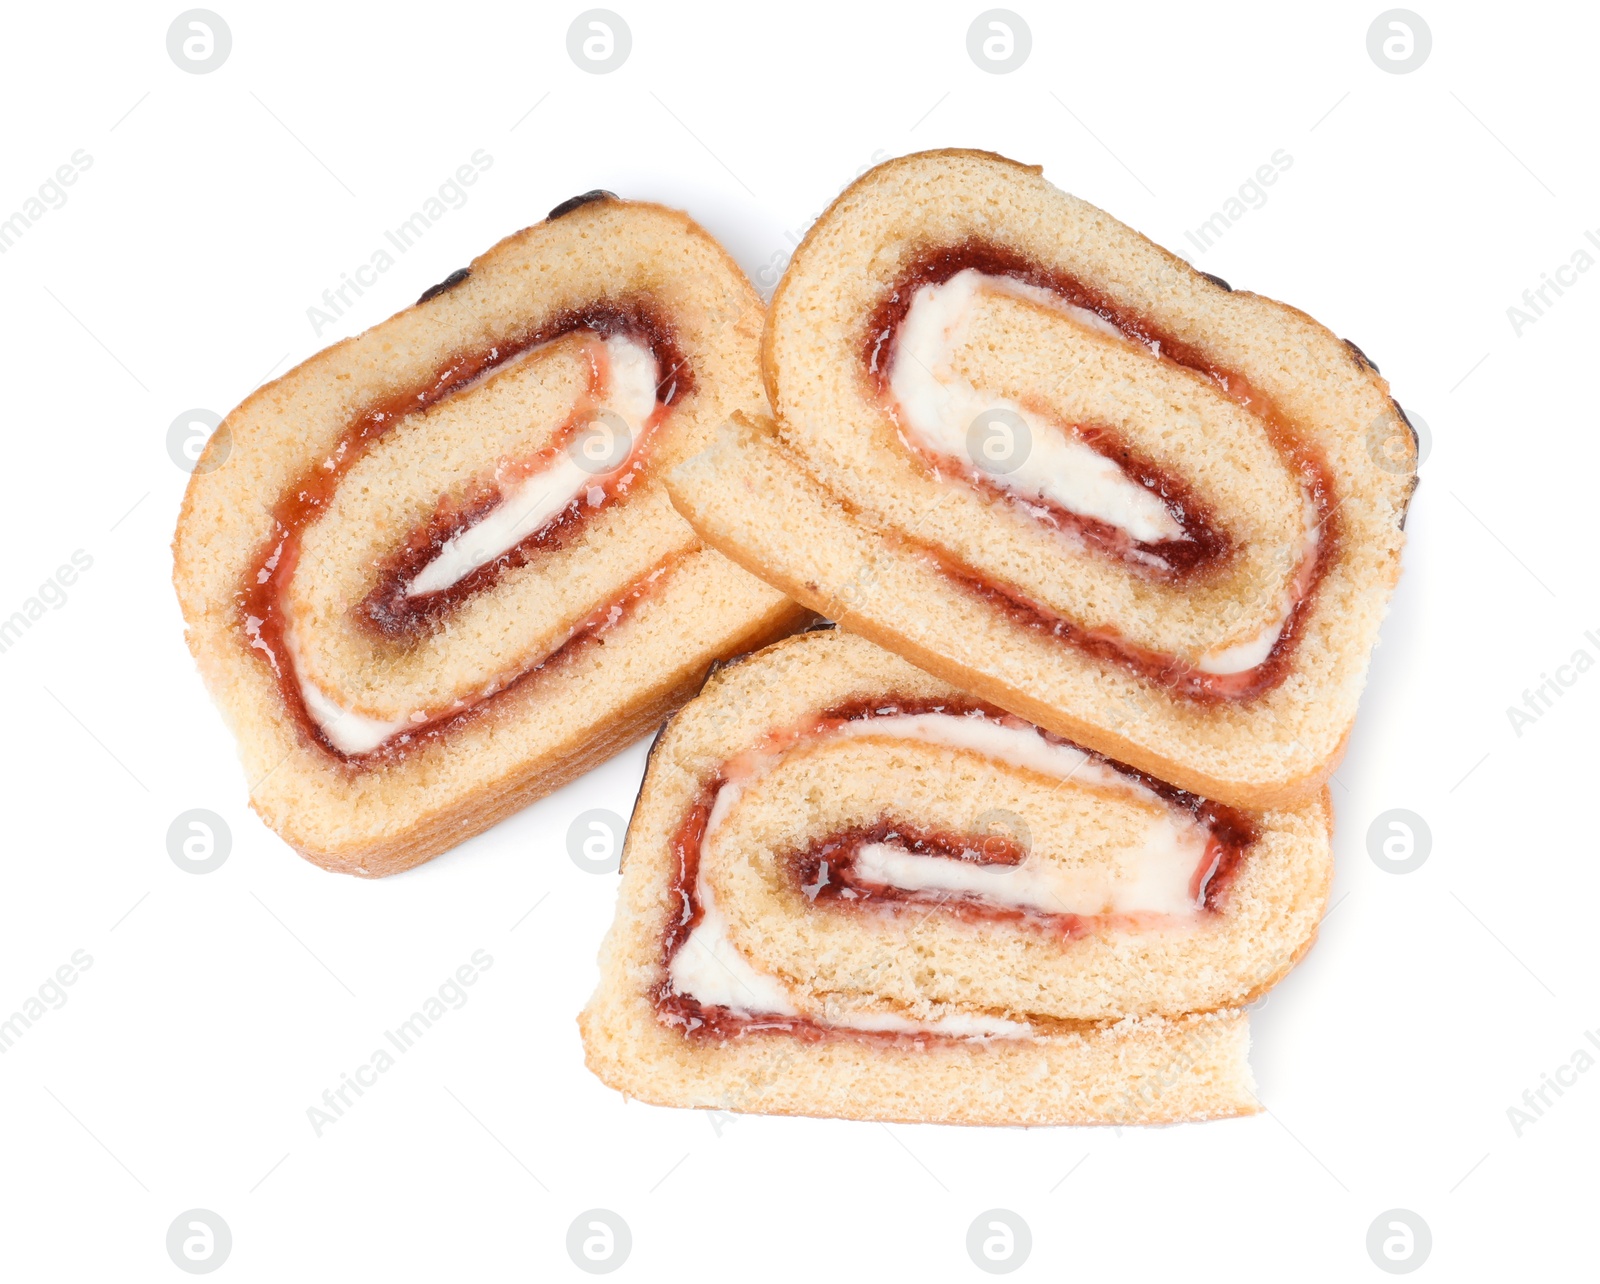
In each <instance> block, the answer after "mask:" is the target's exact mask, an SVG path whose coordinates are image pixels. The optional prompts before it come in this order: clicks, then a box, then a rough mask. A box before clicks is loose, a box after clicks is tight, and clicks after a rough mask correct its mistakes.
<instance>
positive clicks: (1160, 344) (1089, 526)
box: [861, 239, 1339, 703]
mask: <svg viewBox="0 0 1600 1284" xmlns="http://www.w3.org/2000/svg"><path fill="white" fill-rule="evenodd" d="M969 268H971V269H974V270H976V271H978V272H981V273H984V274H985V275H988V276H1003V277H1009V278H1011V279H1013V280H1016V281H1019V282H1021V283H1023V284H1025V285H1030V286H1034V287H1037V288H1040V289H1045V290H1049V291H1050V292H1051V293H1052V294H1054V295H1056V296H1057V297H1058V298H1060V299H1062V300H1063V301H1064V302H1066V303H1068V304H1071V305H1072V306H1074V307H1079V308H1084V309H1086V310H1088V311H1090V312H1093V313H1094V314H1095V315H1097V316H1099V317H1101V318H1102V319H1103V320H1105V321H1107V322H1109V323H1110V324H1111V325H1113V326H1115V327H1116V329H1117V330H1118V331H1120V332H1121V333H1122V334H1123V335H1125V336H1126V337H1127V338H1128V339H1130V340H1132V341H1134V342H1136V343H1139V344H1142V345H1144V346H1145V347H1147V348H1149V349H1150V350H1151V352H1152V355H1153V359H1156V360H1162V361H1171V362H1174V363H1175V364H1177V365H1181V366H1183V367H1185V368H1186V369H1189V370H1193V371H1195V372H1197V373H1199V374H1201V375H1204V376H1205V377H1206V378H1207V379H1209V380H1211V381H1212V382H1213V383H1215V384H1216V385H1217V386H1218V387H1219V388H1221V389H1222V391H1223V392H1224V393H1225V394H1226V395H1227V396H1228V397H1230V398H1231V399H1232V400H1233V401H1235V402H1237V403H1238V404H1239V405H1240V406H1243V407H1244V408H1245V409H1246V410H1248V411H1249V412H1250V413H1251V414H1253V415H1254V416H1255V417H1256V418H1257V419H1259V420H1260V421H1261V422H1262V424H1263V425H1264V427H1265V428H1266V431H1267V436H1268V439H1269V440H1270V441H1271V442H1272V444H1273V447H1274V448H1275V449H1276V450H1277V451H1278V453H1279V454H1280V455H1281V456H1282V457H1283V458H1284V459H1285V461H1286V462H1287V463H1288V465H1289V466H1290V468H1291V470H1292V471H1294V472H1295V473H1296V474H1298V476H1299V477H1300V479H1301V483H1302V485H1303V486H1304V487H1305V489H1306V492H1307V494H1308V495H1309V496H1310V498H1311V501H1312V503H1313V505H1314V506H1315V508H1316V511H1317V517H1318V530H1319V538H1318V542H1317V550H1316V553H1315V555H1314V557H1313V558H1312V559H1311V562H1310V565H1309V566H1308V567H1305V568H1303V571H1302V573H1301V574H1300V575H1298V576H1297V577H1296V581H1295V586H1294V587H1295V589H1296V593H1295V598H1294V605H1293V607H1292V608H1291V611H1290V614H1289V616H1288V618H1287V619H1286V621H1285V622H1284V626H1283V628H1282V630H1281V631H1280V632H1279V635H1278V638H1277V640H1276V642H1275V643H1274V644H1273V647H1272V649H1271V651H1270V652H1269V653H1268V656H1267V658H1266V659H1265V660H1264V661H1263V662H1262V663H1261V664H1259V665H1257V666H1256V667H1255V668H1253V669H1249V670H1245V671H1242V672H1239V673H1229V674H1211V673H1205V672H1203V671H1201V670H1199V669H1198V668H1196V667H1194V666H1193V665H1190V664H1188V663H1187V662H1185V661H1183V660H1180V659H1179V658H1178V657H1176V656H1170V655H1163V654H1160V653H1158V652H1155V651H1151V650H1149V649H1147V648H1143V647H1139V646H1137V645H1135V644H1133V643H1131V642H1129V641H1128V640H1127V639H1125V638H1124V637H1122V635H1121V634H1120V633H1118V632H1117V631H1115V630H1112V629H1106V628H1102V629H1086V628H1083V627H1082V626H1080V625H1077V624H1074V623H1072V622H1070V621H1068V620H1065V619H1063V618H1062V617H1061V616H1059V615H1057V614H1055V613H1054V612H1052V611H1050V610H1049V609H1048V608H1045V607H1043V606H1042V605H1040V604H1039V603H1037V602H1034V601H1032V600H1031V599H1030V598H1029V597H1028V596H1027V595H1025V594H1023V593H1022V592H1020V591H1019V590H1018V589H1016V588H1015V586H1012V585H1008V584H1003V583H1000V582H999V581H996V580H994V579H992V578H990V577H986V576H984V575H983V574H981V573H980V572H978V571H976V570H975V569H973V568H971V567H964V566H961V565H959V564H956V563H954V562H953V561H952V560H951V559H950V558H949V557H948V556H947V555H944V554H942V553H939V552H937V551H936V550H933V549H932V548H928V549H926V551H928V552H929V553H931V554H932V555H933V556H935V558H936V559H937V560H938V561H939V562H940V565H941V569H942V570H943V571H944V572H945V574H946V575H947V576H949V578H950V579H951V580H952V582H954V583H956V584H957V585H959V586H960V587H962V588H964V589H966V590H968V591H970V592H972V593H974V594H975V595H976V596H979V597H981V598H983V599H984V600H986V601H989V602H990V603H992V604H996V605H999V606H1001V608H1002V609H1003V610H1004V611H1005V612H1006V614H1007V615H1008V616H1010V617H1011V618H1013V619H1015V620H1017V621H1018V622H1020V623H1023V624H1025V625H1026V626H1028V627H1030V628H1034V629H1037V630H1039V631H1041V632H1045V633H1049V634H1050V635H1052V636H1054V637H1059V638H1061V639H1062V640H1063V641H1065V642H1067V643H1069V644H1070V645H1073V646H1075V647H1077V648H1079V649H1080V650H1083V651H1085V652H1087V653H1088V654H1090V655H1092V656H1094V657H1095V658H1096V659H1099V660H1102V661H1105V662H1109V663H1112V664H1117V665H1120V666H1121V667H1123V668H1125V669H1129V670H1132V671H1133V672H1134V673H1137V674H1138V675H1139V676H1141V677H1143V678H1145V679H1147V680H1148V681H1150V682H1152V683H1154V684H1155V685H1157V686H1159V687H1162V688H1163V689H1165V690H1167V691H1170V692H1171V693H1173V694H1174V695H1178V696H1182V697H1185V698H1187V699H1191V700H1194V701H1197V702H1202V703H1204V702H1220V701H1246V700H1251V699H1254V698H1256V697H1258V696H1261V695H1264V694H1266V693H1267V692H1268V691H1270V690H1272V689H1273V688H1275V687H1277V686H1278V685H1279V684H1281V683H1282V682H1283V680H1284V678H1285V677H1287V676H1288V673H1289V671H1290V669H1291V668H1292V667H1293V654H1294V649H1295V647H1296V645H1297V644H1298V641H1299V638H1300V636H1301V634H1302V633H1303V631H1304V623H1305V619H1306V617H1307V615H1308V614H1309V612H1310V608H1311V605H1312V602H1313V599H1314V597H1315V595H1316V591H1317V588H1318V586H1319V585H1320V584H1321V582H1322V579H1323V578H1324V576H1325V575H1326V574H1327V571H1328V569H1329V568H1330V567H1331V566H1332V565H1333V563H1334V561H1335V559H1336V557H1337V552H1338V543H1339V530H1338V525H1337V517H1338V514H1337V511H1336V509H1337V504H1336V502H1335V501H1334V499H1333V483H1332V478H1331V476H1330V474H1329V472H1328V469H1327V467H1326V465H1325V464H1324V463H1323V461H1322V460H1321V458H1320V457H1319V456H1318V455H1317V454H1316V452H1315V451H1313V450H1312V449H1311V448H1310V447H1309V446H1308V445H1307V444H1306V442H1305V440H1304V437H1303V435H1302V434H1300V433H1299V432H1297V431H1296V430H1295V429H1294V426H1293V424H1292V423H1291V421H1290V420H1289V419H1288V417H1287V416H1285V415H1284V414H1283V413H1282V412H1280V411H1279V410H1278V409H1277V408H1276V407H1275V406H1274V405H1273V403H1272V402H1271V401H1270V399H1268V398H1267V397H1266V396H1265V395H1264V394H1262V393H1260V392H1259V391H1258V390H1256V389H1254V388H1252V387H1251V386H1250V384H1249V383H1248V381H1246V380H1245V379H1244V378H1243V377H1242V376H1240V375H1238V374H1237V373H1235V372H1233V371H1231V370H1228V369H1226V368H1224V367H1222V366H1219V365H1217V364H1216V363H1215V362H1213V361H1212V360H1211V359H1210V358H1209V357H1207V356H1206V354H1205V353H1204V352H1203V351H1202V350H1201V349H1200V348H1198V347H1196V346H1194V345H1193V344H1190V343H1186V342H1184V341H1183V340H1180V339H1176V338H1174V337H1173V336H1172V335H1171V334H1169V333H1167V332H1166V331H1165V330H1163V329H1162V328H1160V327H1159V326H1157V325H1156V324H1155V323H1153V322H1152V321H1151V320H1150V319H1149V318H1148V317H1145V316H1143V315H1141V314H1139V313H1135V312H1132V311H1130V310H1127V309H1125V308H1121V307H1118V306H1117V305H1115V304H1114V303H1113V302H1112V301H1111V299H1110V298H1109V297H1108V296H1106V295H1105V294H1102V293H1101V292H1099V291H1098V290H1095V289H1093V288H1092V287H1090V286H1088V285H1086V284H1085V283H1084V282H1082V281H1080V280H1079V279H1078V278H1077V277H1075V276H1072V275H1070V274H1069V273H1065V272H1059V271H1055V270H1052V269H1049V268H1046V267H1044V266H1043V265H1042V264H1040V263H1038V262H1037V261H1035V260H1033V259H1031V258H1029V257H1027V256H1026V255H1024V254H1021V253H1019V252H1018V251H1016V250H1013V249H1010V248H1008V247H1006V246H1002V245H998V244H995V243H994V242H990V241H982V240H976V239H974V240H968V241H964V242H962V243H961V244H959V245H955V246H944V247H937V248H931V249H927V250H924V251H923V252H921V253H919V254H916V255H914V256H913V257H911V258H910V259H909V260H907V262H906V264H905V266H904V267H903V268H902V269H901V272H900V274H899V275H898V276H897V277H896V278H895V281H894V283H893V284H892V285H891V287H890V288H889V289H888V291H887V292H886V293H885V294H884V296H883V298H882V299H881V300H880V302H879V303H878V306H877V307H876V308H875V309H874V310H873V312H872V314H871V316H870V317H869V318H868V320H867V324H866V328H865V333H864V337H863V340H862V346H861V361H862V365H863V368H864V370H865V372H866V377H867V381H868V384H869V386H870V387H871V389H872V392H873V394H874V396H875V397H877V398H878V399H879V400H880V401H883V402H884V403H885V404H886V405H887V404H889V398H890V393H889V374H890V367H891V364H892V357H893V352H894V344H895V340H896V336H897V334H898V331H899V328H900V324H901V322H903V321H904V320H905V318H906V314H907V313H908V312H909V311H910V309H911V303H912V299H913V298H914V297H915V295H916V292H917V291H918V290H919V289H921V288H922V287H923V286H925V285H941V284H943V283H944V282H946V281H948V280H949V279H950V278H951V277H953V276H955V275H956V274H957V273H958V272H963V271H965V270H967V269H969ZM1063 427H1064V429H1065V430H1067V431H1069V432H1071V433H1072V434H1073V435H1075V436H1077V437H1078V438H1080V439H1081V440H1082V441H1084V442H1085V444H1087V445H1089V446H1090V447H1091V448H1093V449H1095V450H1096V451H1098V452H1099V453H1100V454H1102V455H1104V456H1105V457H1107V458H1109V459H1111V460H1113V461H1114V462H1116V463H1117V464H1118V465H1119V466H1120V467H1121V468H1122V469H1123V471H1124V473H1125V474H1126V475H1127V476H1128V477H1130V478H1131V479H1133V480H1134V481H1136V482H1137V483H1138V484H1139V485H1141V486H1143V487H1144V488H1145V489H1146V490H1148V491H1150V492H1151V493H1152V494H1155V495H1157V496H1158V497H1159V498H1160V499H1161V501H1162V503H1163V504H1164V505H1165V506H1166V508H1167V510H1168V512H1170V513H1171V514H1172V516H1173V518H1174V519H1175V520H1176V521H1177V523H1178V524H1179V526H1180V528H1181V529H1182V531H1183V537H1182V538H1181V539H1178V540H1164V541H1160V542H1158V543H1150V544H1144V543H1139V542H1136V541H1134V540H1133V539H1132V538H1131V537H1130V536H1129V535H1128V534H1127V533H1126V532H1124V531H1121V530H1118V529H1117V528H1115V527H1111V526H1109V525H1108V524H1106V523H1103V522H1099V521H1096V520H1095V519H1092V518H1085V517H1082V516H1081V515H1078V514H1074V513H1071V512H1068V511H1067V510H1065V509H1061V508H1059V507H1057V506H1055V505H1052V504H1049V503H1048V502H1045V501H1036V500H1032V499H1030V500H1028V501H1027V502H1026V504H1020V503H1019V504H1018V505H1017V506H1018V507H1019V508H1020V509H1021V511H1023V512H1026V513H1028V514H1029V515H1030V516H1032V517H1033V518H1034V519H1035V520H1038V521H1040V522H1041V523H1043V524H1045V525H1047V526H1051V527H1054V528H1056V529H1061V530H1065V531H1068V532H1070V533H1073V534H1075V535H1077V536H1078V537H1079V538H1080V539H1082V540H1083V541H1084V542H1085V543H1087V544H1089V545H1090V546H1092V547H1096V548H1099V549H1101V550H1103V551H1105V552H1106V553H1108V554H1110V555H1113V556H1117V557H1119V558H1121V559H1123V560H1124V561H1125V562H1126V563H1127V564H1128V565H1129V566H1130V568H1131V569H1133V570H1135V571H1136V572H1138V573H1141V574H1146V575H1149V574H1152V573H1153V572H1152V567H1151V564H1150V563H1151V559H1155V560H1156V561H1158V562H1160V563H1163V564H1164V565H1165V567H1166V570H1165V571H1164V572H1159V571H1158V572H1156V574H1157V575H1158V577H1159V578H1167V579H1172V580H1177V581H1183V580H1192V579H1195V578H1198V577H1200V576H1202V575H1204V574H1206V573H1208V572H1211V571H1214V570H1215V569H1216V568H1218V567H1219V566H1221V565H1222V564H1223V563H1224V562H1226V561H1227V559H1228V557H1229V555H1230V553H1231V552H1232V551H1233V549H1232V544H1231V541H1230V540H1229V537H1228V535H1227V533H1226V532H1225V531H1223V530H1221V529H1220V528H1219V527H1218V526H1217V525H1216V524H1215V521H1214V518H1213V516H1212V514H1211V513H1210V512H1209V511H1208V510H1207V509H1206V508H1205V506H1204V505H1203V504H1202V503H1201V502H1200V501H1199V500H1198V499H1197V497H1196V496H1195V495H1194V494H1193V493H1192V491H1191V490H1190V488H1189V487H1188V486H1187V484H1186V483H1185V482H1184V481H1183V480H1182V479H1181V478H1179V477H1176V476H1174V475H1172V474H1170V473H1167V472H1165V471H1164V470H1162V469H1160V468H1158V467H1157V466H1156V465H1154V464H1152V463H1151V462H1150V461H1148V460H1145V459H1143V458H1141V457H1140V456H1139V455H1138V454H1137V453H1136V452H1134V451H1133V450H1131V449H1130V448H1128V447H1127V446H1126V444H1125V443H1123V442H1122V441H1121V440H1120V439H1119V438H1118V437H1117V435H1116V434H1115V433H1114V432H1112V431H1111V430H1110V429H1108V428H1106V427H1103V426H1100V425H1094V424H1074V425H1063ZM967 481H968V482H969V483H970V484H972V485H974V486H975V487H977V488H978V489H980V490H982V491H984V492H985V493H986V494H992V495H995V496H997V497H1001V498H1004V499H1007V500H1008V501H1009V500H1011V499H1012V498H1013V497H1012V496H1011V495H1010V494H1009V492H1007V491H1005V490H1004V488H1002V487H999V486H997V485H996V484H995V483H994V482H993V481H991V480H989V479H988V478H986V477H985V476H984V475H983V474H982V473H979V472H976V471H973V470H968V471H967Z"/></svg>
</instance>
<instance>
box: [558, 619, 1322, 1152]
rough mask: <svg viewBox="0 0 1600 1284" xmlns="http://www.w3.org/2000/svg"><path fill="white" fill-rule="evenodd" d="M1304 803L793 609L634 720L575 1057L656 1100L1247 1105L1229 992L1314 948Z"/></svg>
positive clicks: (1220, 1111)
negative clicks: (1234, 799)
mask: <svg viewBox="0 0 1600 1284" xmlns="http://www.w3.org/2000/svg"><path fill="white" fill-rule="evenodd" d="M1329 823H1330V812H1329V808H1328V805H1327V802H1326V799H1320V800H1316V801H1313V802H1309V803H1303V804H1301V805H1300V806H1298V807H1297V808H1295V809H1292V810H1283V811H1268V812H1244V811H1240V810H1237V809H1235V808H1231V807H1227V806H1223V805H1220V804H1216V803H1212V802H1209V801H1207V800H1205V799H1202V798H1198V797H1196V796H1194V795H1192V794H1188V793H1184V792H1182V791H1180V790H1178V789H1176V788H1174V787H1172V786H1170V785H1167V784H1164V783H1162V782H1161V781H1158V780H1156V779H1154V778H1152V777H1150V776H1147V775H1145V774H1143V773H1140V772H1138V771H1135V770H1133V769H1132V768H1129V767H1126V766H1124V765H1122V764H1119V763H1116V762H1113V761H1111V760H1109V759H1106V758H1102V757H1100V756H1099V755H1097V754H1093V753H1089V752H1087V751H1085V750H1083V749H1080V748H1078V747H1077V746H1075V745H1073V744H1071V743H1070V742H1068V741H1066V740H1063V739H1062V738H1061V737H1059V736H1056V735H1054V734H1052V733H1049V732H1045V731H1042V730H1040V729H1039V728H1038V727H1036V726H1034V725H1033V724H1031V723H1027V722H1024V721H1023V720H1022V719H1020V718H1018V717H1015V716H1014V715H1011V714H1007V713H1004V712H1002V711H1001V710H1000V709H998V708H997V707H995V706H994V705H991V704H987V703H985V702H983V701H981V700H978V699H976V698H974V697H972V696H969V695H965V694H963V693H962V692H960V691H958V690H956V689H955V688H953V687H951V686H949V685H947V684H946V683H944V682H942V681H940V680H939V679H937V678H934V677H931V676H929V675H928V674H926V673H923V672H922V671H920V670H918V669H916V668H914V667H912V666H911V665H910V664H907V663H906V662H905V661H903V660H900V659H899V658H897V657H896V656H893V655H891V654H890V653H888V652H886V651H883V650H881V649H879V648H878V647H876V646H874V645H873V644H872V643H870V642H867V641H866V640H865V639H863V638H860V637H856V636H852V635H849V634H846V633H843V632H837V631H833V632H811V633H806V634H802V635H800V636H798V637H794V638H790V639H788V640H785V641H783V642H779V643H777V644H776V645H774V646H771V647H769V648H768V649H766V650H765V651H763V652H761V653H759V654H758V655H756V656H754V657H752V658H750V659H747V660H743V661H741V662H738V663H737V664H735V665H733V666H731V667H727V668H724V669H722V670H720V671H719V672H718V673H717V674H715V675H714V676H713V677H712V679H711V680H710V681H709V682H708V683H707V686H706V689H705V691H704V692H703V693H702V694H701V695H700V697H699V698H698V699H696V700H694V701H692V702H691V703H690V704H689V705H688V706H686V707H685V708H684V709H683V710H681V711H680V712H679V713H678V714H677V715H676V716H675V717H674V719H673V720H672V722H671V723H670V724H668V726H667V728H666V729H665V730H664V731H663V733H662V735H661V737H660V739H659V740H658V741H657V743H656V745H655V746H654V748H653V750H652V753H651V758H650V764H649V768H648V770H647V773H646V776H645V781H644V785H643V788H642V790H641V792H640V796H639V801H638V804H637V807H636V808H635V811H634V815H633V820H632V823H631V824H630V826H629V831H628V838H627V844H626V847H625V849H624V857H623V869H622V889H621V894H620V898H619V902H618V906H617V916H616V921H615V923H614V924H613V926H612V928H611V932H610V935H609V936H608V937H607V939H606V943H605V945H604V948H603V949H602V952H601V980H600V985H599V988H598V990H597V991H596V993H595V996H594V998H593V999H592V1000H591V1001H590V1003H589V1006H588V1008H587V1009H586V1011H585V1012H584V1014H583V1016H582V1017H581V1018H580V1026H581V1028H582V1031H583V1038H584V1043H585V1047H586V1049H587V1053H588V1064H589V1067H590V1069H591V1070H593V1071H594V1072H595V1073H596V1074H597V1075H599V1077H600V1078H601V1079H603V1080H604V1081H605V1082H606V1083H608V1084H610V1085H611V1086H612V1087H614V1088H617V1089H620V1090H621V1091H623V1092H625V1093H627V1094H628V1095H630V1096H634V1097H639V1098H641V1099H643V1100H646V1101H651V1102H655V1103H658V1104H662V1105H679V1106H706V1107H715V1108H718V1109H724V1110H744V1111H758V1112H768V1113H779V1114H809V1115H831V1116H842V1117H848V1118H856V1119H899V1120H922V1121H939V1122H963V1123H989V1124H998V1123H1022V1124H1035V1123H1154V1122H1170V1121H1174V1120H1180V1119H1202V1118H1211V1117H1216V1116H1222V1115H1232V1114H1241V1113H1249V1112H1251V1111H1253V1110H1255V1109H1256V1103H1255V1099H1254V1097H1253V1095H1252V1092H1251V1080H1250V1072H1249V1067H1248V1064H1247V1062H1246V1051H1247V1048H1248V1035H1247V1030H1246V1025H1245V1017H1244V1014H1243V1013H1242V1012H1241V1011H1240V1008H1241V1007H1242V1006H1243V1005H1244V1004H1246V1003H1248V1002H1249V1001H1251V1000H1252V999H1253V998H1255V997H1256V996H1258V995H1260V994H1262V993H1263V992H1264V991H1265V990H1266V989H1267V988H1268V987H1269V986H1271V985H1272V984H1274V983H1275V982H1276V981H1277V980H1278V979H1279V978H1280V977H1282V976H1283V975H1284V974H1285V972H1287V971H1288V969H1289V968H1290V967H1292V966H1293V964H1294V962H1295V961H1296V960H1297V959H1298V958H1299V957H1300V956H1301V955H1302V954H1303V953H1304V952H1305V950H1306V949H1308V948H1309V946H1310V944H1311V942H1312V940H1313V938H1314V936H1315V934H1316V928H1317V923H1318V920H1319V918H1320V916H1321V914H1322V912H1323V909H1324V906H1325V903H1326V899H1327V893H1328V885H1329V881H1330V877H1331V869H1332V866H1331V856H1330V847H1329Z"/></svg>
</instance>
